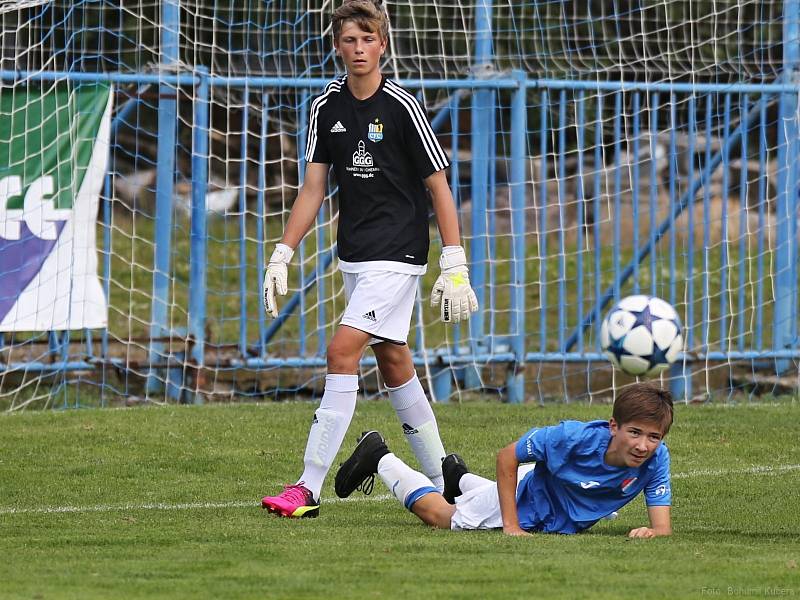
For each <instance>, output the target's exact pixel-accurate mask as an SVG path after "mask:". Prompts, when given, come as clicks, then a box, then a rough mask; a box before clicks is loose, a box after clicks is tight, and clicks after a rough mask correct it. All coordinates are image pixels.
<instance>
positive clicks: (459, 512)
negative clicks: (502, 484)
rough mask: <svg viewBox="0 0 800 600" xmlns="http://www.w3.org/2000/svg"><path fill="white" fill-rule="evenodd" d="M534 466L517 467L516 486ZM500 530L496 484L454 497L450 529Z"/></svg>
mask: <svg viewBox="0 0 800 600" xmlns="http://www.w3.org/2000/svg"><path fill="white" fill-rule="evenodd" d="M534 466H535V464H534V463H526V464H523V465H520V466H519V469H518V471H517V485H519V482H520V481H522V478H523V477H525V475H527V473H528V471H530V470H531V469H533V468H534ZM502 528H503V515H502V514H501V513H500V497H499V496H498V494H497V484H496V483H494V482H491V483H487V484H486V485H484V486H481V487H479V488H476V489H474V490H470V491H468V492H466V493H465V494H461V495H460V496H457V497H456V512H455V513H453V518H452V519H451V520H450V529H452V530H453V531H463V530H469V529H502Z"/></svg>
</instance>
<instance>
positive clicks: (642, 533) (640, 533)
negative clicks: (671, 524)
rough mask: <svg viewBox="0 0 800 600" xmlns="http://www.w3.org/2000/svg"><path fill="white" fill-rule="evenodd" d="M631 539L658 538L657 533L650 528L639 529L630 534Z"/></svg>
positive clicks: (632, 530) (631, 531)
mask: <svg viewBox="0 0 800 600" xmlns="http://www.w3.org/2000/svg"><path fill="white" fill-rule="evenodd" d="M628 537H629V538H653V537H656V532H655V531H654V530H653V529H650V528H649V527H637V528H636V529H631V530H630V531H629V532H628Z"/></svg>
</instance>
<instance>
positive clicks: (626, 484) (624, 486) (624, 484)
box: [622, 477, 639, 493]
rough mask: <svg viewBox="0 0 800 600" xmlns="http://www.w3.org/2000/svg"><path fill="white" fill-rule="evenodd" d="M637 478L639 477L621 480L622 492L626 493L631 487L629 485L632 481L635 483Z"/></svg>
mask: <svg viewBox="0 0 800 600" xmlns="http://www.w3.org/2000/svg"><path fill="white" fill-rule="evenodd" d="M637 479H639V478H638V477H630V478H628V479H626V480H625V481H623V482H622V492H623V493H626V492H627V491H628V490H629V489H631V486H632V485H633V484H634V483H636V480H637Z"/></svg>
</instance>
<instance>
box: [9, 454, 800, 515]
mask: <svg viewBox="0 0 800 600" xmlns="http://www.w3.org/2000/svg"><path fill="white" fill-rule="evenodd" d="M797 470H800V465H777V466H771V465H760V466H753V467H749V468H747V469H720V470H706V469H697V470H693V471H685V472H683V473H673V474H672V479H691V478H693V477H721V476H725V475H777V474H779V473H785V472H787V471H797ZM392 499H394V496H392V495H390V494H380V495H377V496H351V497H350V498H326V499H325V500H324V501H323V505H325V504H338V503H345V502H347V503H349V502H364V501H367V500H371V501H373V502H384V501H386V500H392ZM260 506H261V505H260V504H259V503H258V502H257V501H237V502H187V503H183V504H165V503H156V504H116V505H114V504H105V505H103V504H101V505H98V506H43V507H40V508H14V507H6V508H0V515H23V514H28V515H30V514H38V515H50V514H59V513H92V512H126V511H133V510H204V509H214V508H257V507H260Z"/></svg>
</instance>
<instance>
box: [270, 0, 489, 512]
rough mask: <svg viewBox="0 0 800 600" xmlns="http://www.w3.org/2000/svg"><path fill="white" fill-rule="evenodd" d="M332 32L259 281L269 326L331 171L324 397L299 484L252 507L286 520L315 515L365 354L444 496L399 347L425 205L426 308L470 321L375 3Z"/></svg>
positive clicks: (446, 212)
mask: <svg viewBox="0 0 800 600" xmlns="http://www.w3.org/2000/svg"><path fill="white" fill-rule="evenodd" d="M332 26H333V27H332V28H333V37H334V46H335V48H336V53H337V55H338V56H339V57H340V58H341V59H342V61H343V62H344V64H345V65H346V67H347V74H346V75H344V76H343V77H340V78H339V79H336V80H334V81H332V82H331V83H329V84H328V85H327V86H326V87H325V90H324V91H323V93H322V94H321V95H319V96H318V97H317V98H315V99H314V101H313V103H312V105H311V115H310V124H309V132H308V142H307V145H306V161H307V162H308V166H307V169H306V172H305V180H304V182H303V185H302V188H301V189H300V192H299V194H298V196H297V199H296V200H295V203H294V206H293V207H292V211H291V215H290V216H289V221H288V223H287V225H286V229H285V231H284V234H283V238H282V240H281V243H279V244H278V245H277V246H276V248H275V251H274V252H273V254H272V257H271V258H270V261H269V265H268V267H267V272H266V276H265V278H264V308H265V309H266V311H267V313H268V314H269V315H271V316H272V317H277V316H278V308H277V305H276V302H275V294H276V292H277V294H279V295H283V294H286V292H287V265H288V263H289V262H290V261H291V259H292V254H293V252H294V248H295V247H297V244H299V243H300V240H301V239H302V238H303V236H304V235H305V234H306V232H307V231H308V229H309V228H310V226H311V224H312V223H313V222H314V220H315V218H316V215H317V213H318V211H319V208H320V205H321V204H322V200H323V198H324V196H325V191H326V184H327V179H328V170H329V169H330V168H331V167H332V168H333V171H334V173H335V176H336V181H337V183H338V185H339V229H338V235H337V245H338V253H339V270H340V271H341V272H342V275H343V277H344V288H345V296H346V300H347V306H346V308H345V311H344V315H343V316H342V320H341V324H340V325H339V327H338V328H337V330H336V332H335V334H334V336H333V338H332V339H331V341H330V343H329V344H328V348H327V366H328V373H327V376H326V378H325V392H324V394H323V396H322V401H321V402H320V405H319V408H318V409H317V410H316V411H315V413H314V418H313V421H312V425H311V430H310V432H309V435H308V442H307V444H306V450H305V456H304V470H303V473H302V475H301V476H300V478H299V479H298V481H297V483H295V484H293V485H289V486H286V487H285V488H284V490H283V492H282V493H280V494H279V495H277V496H267V497H265V498H264V499H263V500H262V505H263V506H264V507H265V508H267V509H269V510H270V512H273V513H275V514H277V515H281V516H285V517H315V516H317V515H318V514H319V497H320V491H321V489H322V484H323V481H324V480H325V476H326V475H327V473H328V470H329V469H330V467H331V464H332V463H333V459H334V458H335V456H336V453H337V452H338V450H339V447H340V446H341V444H342V441H343V439H344V436H345V433H346V432H347V428H348V426H349V425H350V420H351V418H352V416H353V412H354V410H355V405H356V394H357V392H358V365H359V361H360V359H361V356H362V354H363V353H364V350H365V349H366V347H367V346H370V347H372V350H373V351H374V353H375V356H376V358H377V362H378V368H379V369H380V372H381V375H382V377H383V380H384V382H385V384H386V387H387V389H388V392H389V399H390V400H391V403H392V406H393V407H394V409H395V410H396V411H397V415H398V417H399V419H400V423H401V424H402V427H403V431H404V432H405V434H406V437H407V439H408V441H409V444H410V445H411V448H412V450H413V451H414V454H415V455H416V457H417V460H418V461H419V463H420V466H421V468H422V471H423V472H424V473H425V475H426V476H427V477H429V478H430V480H431V481H432V482H433V483H434V485H436V486H438V487H439V488H440V489H441V488H442V487H443V479H442V470H441V460H442V459H443V458H444V456H445V451H444V448H443V446H442V442H441V439H440V437H439V430H438V427H437V425H436V419H435V417H434V414H433V411H432V410H431V407H430V404H429V403H428V399H427V398H426V396H425V392H424V390H423V389H422V385H421V384H420V382H419V379H417V375H416V372H415V370H414V365H413V362H412V357H411V352H410V350H409V348H408V346H407V344H406V339H407V337H408V330H409V326H410V323H411V316H412V312H413V309H414V304H415V299H416V294H417V287H418V285H419V279H420V277H421V276H422V275H423V274H424V273H425V269H426V267H427V264H426V263H427V257H428V248H429V243H430V242H429V237H428V206H429V204H428V203H429V197H430V202H432V205H433V211H434V213H435V215H436V220H437V223H438V227H439V233H440V235H441V238H442V247H443V248H442V255H441V257H440V259H439V265H440V267H441V275H440V276H439V278H438V279H437V281H436V283H435V285H434V287H433V291H432V294H431V304H432V305H437V304H439V305H441V316H442V320H443V321H445V322H453V323H457V322H459V321H461V320H464V319H467V318H468V317H469V315H470V314H471V313H472V312H474V311H476V310H478V302H477V299H476V297H475V293H474V292H473V290H472V288H471V287H470V283H469V272H468V269H467V260H466V255H465V253H464V249H463V248H462V247H461V242H460V238H459V228H458V215H457V213H456V208H455V203H454V202H453V196H452V194H451V192H450V187H449V185H448V183H447V177H446V175H445V169H446V168H447V167H448V166H449V161H448V159H447V156H446V155H445V153H444V151H443V150H442V148H441V146H440V145H439V142H438V141H437V139H436V136H435V135H434V133H433V130H432V129H431V126H430V123H429V122H428V119H427V117H426V116H425V113H424V112H423V110H422V108H421V107H420V105H419V103H418V102H417V100H416V98H415V97H414V96H413V95H411V94H410V93H408V92H407V91H406V90H405V89H403V88H402V87H400V85H398V84H397V83H395V82H394V81H392V80H390V79H387V78H385V77H384V76H383V75H382V74H381V72H380V68H379V63H380V60H381V57H382V56H383V54H384V52H385V51H386V44H387V39H388V27H389V24H388V20H387V17H386V14H385V13H384V11H383V9H382V8H381V6H380V2H373V1H371V0H345V2H344V4H343V5H342V6H341V7H340V8H339V9H337V10H336V12H335V13H334V16H333V23H332Z"/></svg>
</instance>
